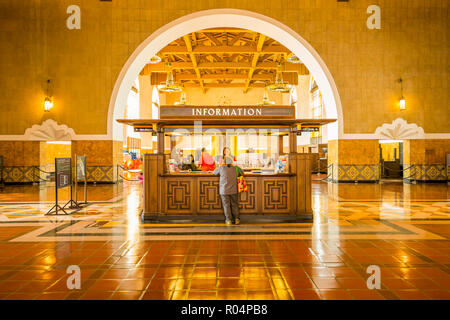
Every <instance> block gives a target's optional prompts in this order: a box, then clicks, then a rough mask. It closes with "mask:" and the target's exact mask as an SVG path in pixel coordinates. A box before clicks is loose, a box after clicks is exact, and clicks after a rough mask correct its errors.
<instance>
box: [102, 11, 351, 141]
mask: <svg viewBox="0 0 450 320" xmlns="http://www.w3.org/2000/svg"><path fill="white" fill-rule="evenodd" d="M217 27H234V28H242V29H248V30H253V31H256V32H259V33H262V34H265V35H266V36H268V37H271V38H273V39H276V40H277V41H278V42H280V43H281V44H282V45H284V46H285V47H287V48H288V49H289V50H291V51H292V52H293V53H294V54H295V55H296V56H297V57H300V58H301V60H302V62H303V63H304V64H305V66H306V67H307V68H308V70H309V71H310V73H311V75H312V76H313V77H314V79H315V80H316V82H317V84H318V86H319V87H320V89H321V91H322V95H323V99H324V105H325V108H326V114H327V117H328V118H337V119H338V121H337V123H336V122H335V123H333V124H329V125H328V126H329V127H328V140H331V139H337V138H339V137H342V136H343V115H342V106H341V101H340V98H339V93H338V91H337V87H336V84H335V82H334V80H333V77H332V76H331V73H330V72H329V70H328V68H327V66H326V65H325V63H324V62H323V60H322V59H321V58H320V56H319V54H318V53H317V52H316V51H315V50H314V48H313V47H312V46H311V45H310V44H309V43H308V42H307V41H306V40H305V39H303V38H302V37H301V36H300V35H299V34H297V33H296V32H295V31H293V30H292V29H290V28H289V27H288V26H286V25H284V24H282V23H280V22H279V21H277V20H275V19H272V18H270V17H267V16H264V15H261V14H258V13H254V12H251V11H247V10H239V9H213V10H205V11H199V12H195V13H192V14H189V15H186V16H184V17H181V18H178V19H176V20H174V21H172V22H170V23H169V24H167V25H165V26H163V27H161V28H159V29H158V30H156V31H155V32H154V33H153V34H152V35H150V36H149V37H148V38H147V39H145V41H144V42H142V43H141V44H140V45H139V46H138V47H137V48H136V50H135V51H134V52H133V54H132V55H131V56H130V58H129V59H128V60H127V62H126V63H125V65H124V66H123V68H122V70H121V72H120V74H119V77H118V78H117V80H116V83H115V85H114V88H113V92H112V95H111V100H110V103H109V110H108V137H111V138H112V139H113V140H122V132H123V131H122V129H121V125H120V124H118V123H117V122H116V121H115V119H119V118H123V115H124V108H125V104H126V100H127V96H128V92H129V90H130V88H131V86H132V84H133V81H134V80H135V79H136V77H137V76H138V75H139V73H140V72H141V70H142V69H143V68H144V66H145V65H146V64H147V63H148V60H149V59H150V57H152V56H153V55H155V54H156V53H157V52H158V51H159V50H161V49H162V48H163V47H165V46H166V45H168V44H169V43H170V42H172V41H174V40H175V39H177V38H180V37H182V36H183V35H185V34H188V33H191V32H195V31H197V30H202V29H208V28H217Z"/></svg>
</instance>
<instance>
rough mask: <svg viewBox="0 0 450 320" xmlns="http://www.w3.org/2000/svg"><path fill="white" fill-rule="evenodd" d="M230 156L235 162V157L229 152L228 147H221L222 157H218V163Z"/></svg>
mask: <svg viewBox="0 0 450 320" xmlns="http://www.w3.org/2000/svg"><path fill="white" fill-rule="evenodd" d="M227 157H230V158H231V159H232V160H233V163H236V157H234V156H233V155H232V154H231V150H230V148H228V147H225V148H223V152H222V158H220V161H219V165H222V164H223V161H224V160H223V159H226V158H227Z"/></svg>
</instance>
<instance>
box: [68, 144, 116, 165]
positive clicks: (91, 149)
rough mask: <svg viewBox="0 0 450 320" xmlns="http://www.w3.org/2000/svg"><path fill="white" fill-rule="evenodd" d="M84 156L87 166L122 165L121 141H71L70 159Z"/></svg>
mask: <svg viewBox="0 0 450 320" xmlns="http://www.w3.org/2000/svg"><path fill="white" fill-rule="evenodd" d="M75 155H79V156H82V155H86V165H87V166H111V165H114V164H122V141H111V140H100V141H72V157H75Z"/></svg>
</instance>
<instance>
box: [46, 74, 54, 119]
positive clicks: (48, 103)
mask: <svg viewBox="0 0 450 320" xmlns="http://www.w3.org/2000/svg"><path fill="white" fill-rule="evenodd" d="M49 86H50V79H48V80H47V93H46V97H45V99H44V111H45V112H49V111H50V109H51V108H53V99H52V97H51V96H50V95H49V94H48V88H49Z"/></svg>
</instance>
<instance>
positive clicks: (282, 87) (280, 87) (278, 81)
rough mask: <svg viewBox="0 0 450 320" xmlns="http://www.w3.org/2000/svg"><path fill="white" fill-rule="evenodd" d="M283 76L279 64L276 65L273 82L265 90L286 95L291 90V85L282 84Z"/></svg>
mask: <svg viewBox="0 0 450 320" xmlns="http://www.w3.org/2000/svg"><path fill="white" fill-rule="evenodd" d="M282 77H283V74H282V72H281V63H279V64H278V68H277V74H276V76H275V82H274V83H272V84H269V85H268V86H267V87H266V88H267V89H268V90H270V91H272V92H282V93H287V92H289V91H290V90H291V85H290V84H289V83H287V82H284V81H283V79H282Z"/></svg>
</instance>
